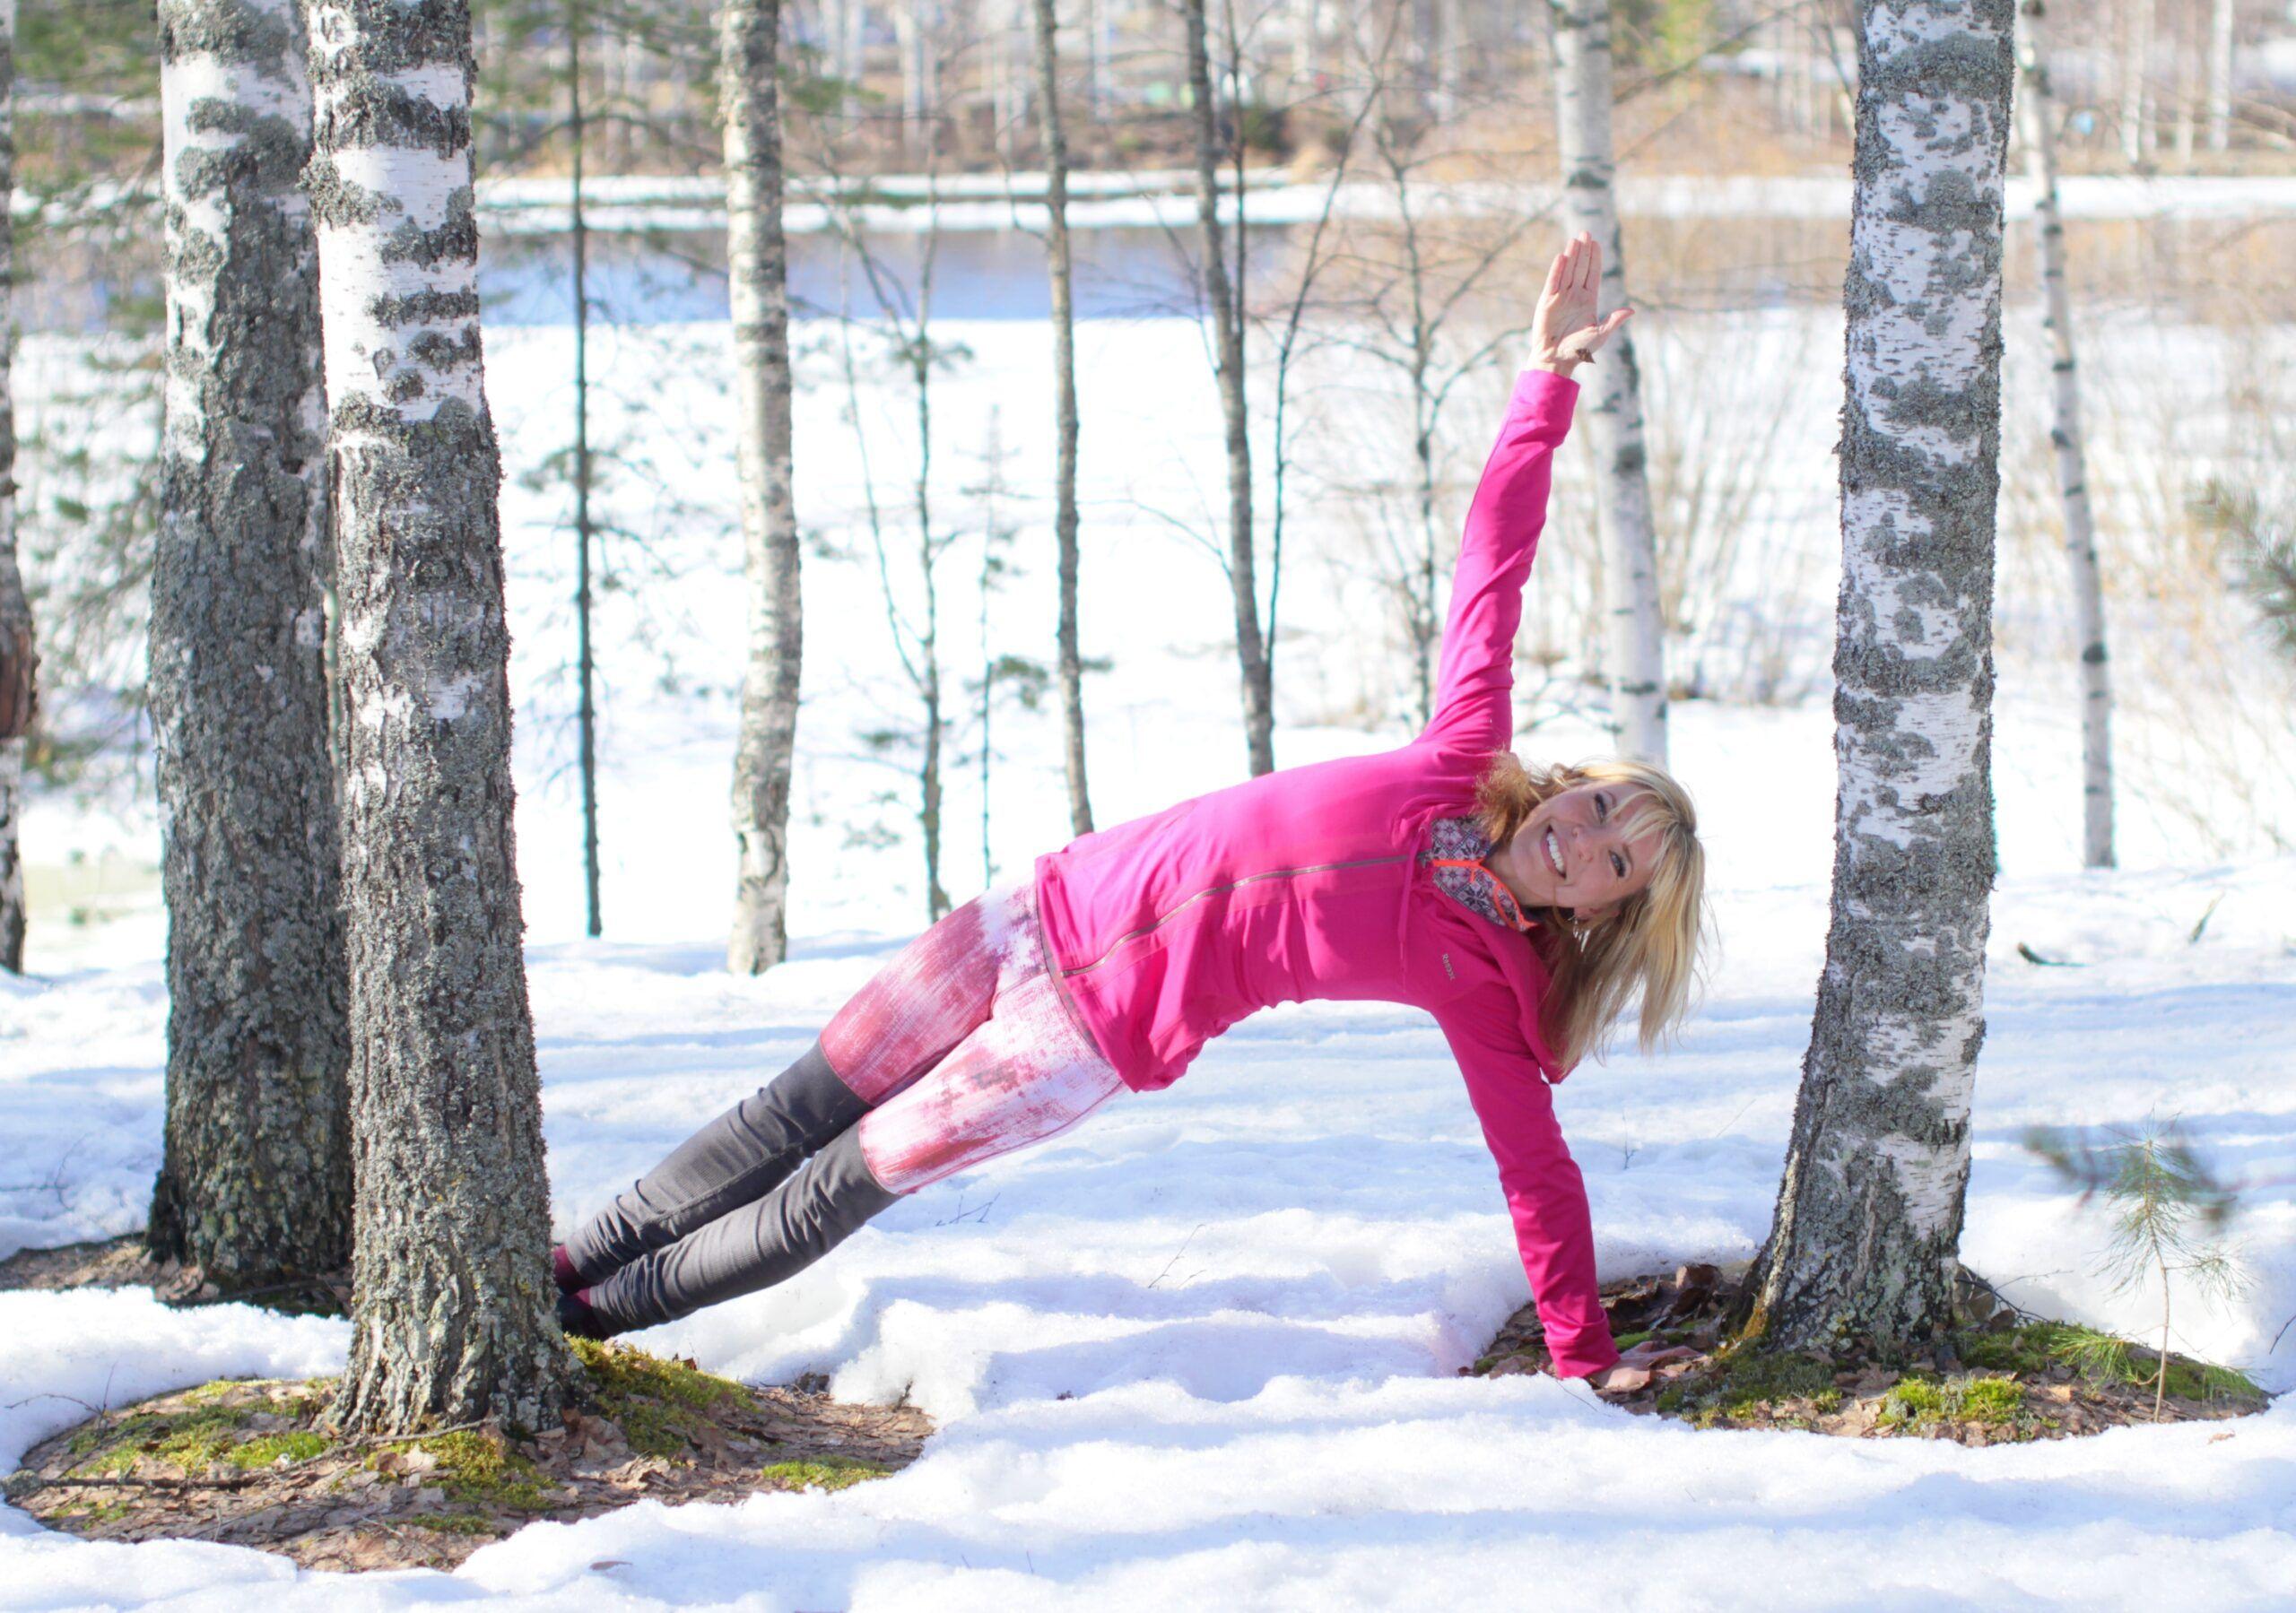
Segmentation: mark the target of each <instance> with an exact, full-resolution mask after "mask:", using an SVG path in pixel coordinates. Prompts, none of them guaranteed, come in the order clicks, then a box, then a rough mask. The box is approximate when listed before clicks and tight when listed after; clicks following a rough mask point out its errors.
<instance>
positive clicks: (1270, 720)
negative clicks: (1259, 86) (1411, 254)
mask: <svg viewBox="0 0 2296 1613" xmlns="http://www.w3.org/2000/svg"><path fill="white" fill-rule="evenodd" d="M1184 10H1185V11H1186V13H1187V82H1188V93H1189V97H1190V99H1191V100H1192V101H1193V103H1194V106H1193V112H1194V117H1195V120H1196V222H1197V224H1198V226H1199V228H1200V230H1201V232H1202V235H1203V240H1204V297H1205V301H1206V302H1208V303H1210V304H1211V305H1212V328H1213V366H1214V371H1215V374H1216V376H1217V378H1218V380H1219V384H1220V414H1221V419H1222V421H1223V422H1224V424H1225V426H1226V428H1227V438H1226V441H1227V453H1228V589H1229V594H1230V598H1231V603H1233V604H1234V606H1235V615H1236V660H1237V663H1238V672H1239V677H1240V681H1241V683H1242V688H1243V699H1244V750H1245V757H1246V759H1247V761H1248V763H1249V765H1250V767H1251V771H1252V776H1253V777H1255V778H1257V777H1258V776H1260V775H1261V774H1263V773H1273V772H1274V771H1275V675H1274V667H1273V666H1272V665H1271V664H1270V662H1269V658H1268V647H1267V639H1266V636H1265V634H1264V633H1263V632H1262V631H1261V630H1260V620H1259V580H1258V561H1257V555H1256V554H1255V551H1254V549H1253V542H1252V447H1251V431H1250V423H1251V415H1250V412H1249V410H1248V408H1247V407H1246V403H1245V395H1244V321H1243V310H1242V308H1240V307H1239V306H1238V304H1237V300H1236V284H1235V282H1234V280H1233V279H1232V278H1231V276H1230V274H1229V273H1228V247H1227V243H1226V240H1225V238H1224V236H1223V235H1222V230H1221V227H1220V152H1221V138H1220V112H1219V106H1218V103H1217V102H1216V101H1215V100H1214V99H1213V92H1212V48H1211V41H1210V39H1209V37H1208V30H1207V26H1206V22H1205V0H1186V4H1185V6H1184ZM1236 197H1237V205H1238V207H1239V208H1240V207H1241V206H1242V204H1243V192H1242V191H1241V190H1240V189H1239V190H1238V191H1237V193H1236ZM1236 238H1237V239H1238V240H1239V242H1240V241H1241V240H1242V238H1243V221H1242V219H1241V218H1240V217H1239V219H1238V220H1237V230H1236Z"/></svg>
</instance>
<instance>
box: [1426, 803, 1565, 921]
mask: <svg viewBox="0 0 2296 1613" xmlns="http://www.w3.org/2000/svg"><path fill="white" fill-rule="evenodd" d="M1490 854H1491V842H1490V841H1489V840H1488V839H1486V838H1484V837H1483V831H1482V829H1481V828H1478V827H1477V826H1476V824H1475V820H1474V819H1472V818H1438V819H1437V820H1435V822H1434V826H1433V828H1432V829H1431V832H1430V833H1429V835H1428V838H1427V845H1426V847H1425V848H1424V849H1423V850H1422V851H1421V852H1420V854H1419V861H1420V863H1421V864H1422V866H1424V867H1426V868H1427V869H1429V870H1430V872H1431V878H1432V879H1433V880H1434V881H1435V889H1438V890H1439V891H1441V892H1442V893H1443V894H1444V895H1446V896H1448V897H1449V898H1451V899H1452V900H1453V901H1456V902H1457V903H1458V904H1459V905H1460V906H1463V907H1465V908H1467V909H1469V910H1470V911H1472V912H1474V913H1478V914H1481V915H1483V917H1484V918H1486V919H1489V920H1490V921H1491V922H1492V924H1497V925H1499V926H1500V928H1501V929H1504V930H1513V931H1517V932H1521V933H1525V934H1527V933H1529V932H1531V931H1533V930H1535V929H1536V928H1537V927H1538V923H1537V921H1536V920H1535V919H1533V918H1530V917H1529V916H1527V915H1526V914H1525V913H1524V912H1523V910H1522V909H1521V908H1520V907H1519V906H1517V905H1516V901H1515V897H1514V893H1513V892H1512V891H1509V889H1507V888H1506V886H1504V885H1502V884H1500V880H1499V876H1498V875H1497V874H1494V873H1492V872H1491V870H1490V869H1488V868H1486V867H1485V866H1483V859H1484V858H1485V857H1487V856H1489V855H1490Z"/></svg>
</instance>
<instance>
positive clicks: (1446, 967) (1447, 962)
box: [1443, 952, 1459, 980]
mask: <svg viewBox="0 0 2296 1613" xmlns="http://www.w3.org/2000/svg"><path fill="white" fill-rule="evenodd" d="M1458 977H1459V976H1458V971H1457V970H1456V969H1454V968H1453V967H1451V955H1450V954H1449V953H1448V952H1446V953H1444V954H1443V978H1444V979H1446V980H1457V978H1458Z"/></svg>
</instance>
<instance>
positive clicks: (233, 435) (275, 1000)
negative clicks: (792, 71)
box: [146, 0, 351, 1294]
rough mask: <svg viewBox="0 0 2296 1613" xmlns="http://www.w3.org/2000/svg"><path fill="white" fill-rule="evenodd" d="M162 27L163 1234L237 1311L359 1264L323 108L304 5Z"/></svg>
mask: <svg viewBox="0 0 2296 1613" xmlns="http://www.w3.org/2000/svg"><path fill="white" fill-rule="evenodd" d="M159 22H160V60H161V67H160V86H161V103H162V107H163V113H164V119H165V159H166V186H167V235H168V241H167V247H168V325H167V354H166V388H165V400H166V429H165V433H164V436H163V440H162V444H161V473H160V530H159V539H158V542H157V544H156V546H155V549H154V551H153V555H152V632H151V641H152V663H151V684H150V689H151V701H152V733H153V738H154V741H155V750H156V763H157V767H156V772H157V776H158V780H159V793H160V825H161V879H162V883H163V885H164V888H165V891H166V896H167V906H168V1081H167V1129H166V1146H165V1154H164V1158H163V1162H162V1164H161V1169H160V1179H159V1184H158V1186H157V1188H156V1190H155V1191H154V1192H153V1193H152V1214H151V1222H150V1226H149V1228H148V1231H147V1234H146V1237H147V1241H148V1242H149V1244H150V1245H151V1248H152V1253H154V1254H157V1255H160V1256H161V1257H162V1258H173V1259H177V1260H180V1261H182V1262H184V1263H185V1264H187V1265H192V1266H197V1267H198V1268H199V1269H200V1270H201V1273H202V1275H203V1276H204V1278H205V1279H206V1280H207V1281H208V1282H211V1283H213V1284H214V1285H215V1286H216V1288H219V1289H220V1290H222V1292H224V1293H226V1294H229V1293H233V1292H239V1291H243V1290H246V1289H248V1288H267V1287H270V1286H273V1285H275V1284H279V1283H282V1282H288V1281H292V1280H294V1279H298V1278H309V1277H314V1276H317V1274H319V1273H322V1272H329V1271H335V1270H341V1269H342V1268H343V1267H344V1265H346V1264H348V1263H349V1261H350V1258H351V1149H350V1140H349V1132H348V1117H347V1115H346V1114H345V1111H344V1103H345V1096H344V1067H345V1065H346V1064H347V1062H349V1057H350V1049H349V1035H350V1028H349V1021H348V1017H347V1015H348V1010H347V1009H346V1007H345V997H346V993H348V991H349V982H348V980H347V979H346V977H345V975H344V950H343V915H342V903H341V897H340V893H339V891H338V889H337V880H338V866H337V853H336V846H335V785H334V780H333V776H332V772H333V769H332V765H331V762H330V759H329V753H328V737H327V682H326V679H327V671H326V608H325V603H324V601H323V598H322V578H321V566H320V555H321V554H322V552H323V551H324V547H325V544H326V526H325V507H326V497H325V493H326V483H325V481H324V475H323V449H324V446H325V441H324V438H325V430H326V425H325V421H326V409H325V407H324V403H323V401H322V397H321V394H320V389H319V306H318V262H317V242H316V240H315V239H314V237H313V234H312V229H311V216H310V204H309V200H308V199H307V198H306V197H305V195H303V193H302V191H301V189H300V186H299V181H300V178H301V177H302V172H303V166H304V163H305V162H306V161H307V160H309V156H310V149H311V91H310V83H309V78H308V77H307V75H306V74H305V71H304V48H303V20H302V18H301V17H300V15H299V14H298V13H297V11H296V0H161V6H160V12H159Z"/></svg>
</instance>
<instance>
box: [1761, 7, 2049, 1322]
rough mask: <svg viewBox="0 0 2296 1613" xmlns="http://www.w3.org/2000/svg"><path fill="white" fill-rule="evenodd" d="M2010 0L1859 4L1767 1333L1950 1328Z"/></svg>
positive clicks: (1974, 998)
mask: <svg viewBox="0 0 2296 1613" xmlns="http://www.w3.org/2000/svg"><path fill="white" fill-rule="evenodd" d="M2013 22H2014V11H2013V0H1861V4H1860V6H1859V11H1858V41H1857V58H1858V68H1859V73H1858V91H1857V154H1856V158H1855V160H1854V167H1853V173H1854V177H1855V193H1854V201H1853V204H1852V212H1851V221H1850V264H1849V270H1848V276H1847V279H1846V281H1845V282H1844V285H1843V289H1842V300H1843V303H1844V307H1845V312H1846V315H1847V323H1848V339H1847V343H1846V345H1847V353H1848V361H1847V364H1846V366H1845V377H1844V378H1845V386H1846V391H1847V398H1846V401H1845V403H1844V406H1843V409H1842V437H1841V444H1840V449H1839V454H1840V464H1841V533H1842V581H1841V593H1840V600H1839V612H1838V616H1837V620H1836V625H1835V635H1836V637H1835V649H1834V678H1835V694H1834V719H1835V725H1834V753H1835V756H1836V758H1837V773H1836V779H1837V793H1836V796H1835V807H1834V868H1833V896H1832V910H1831V924H1830V927H1829V930H1828V932H1827V937H1826V960H1825V967H1824V972H1823V973H1822V976H1821V977H1820V980H1819V984H1818V1001H1817V1011H1816V1014H1815V1017H1814V1019H1813V1023H1812V1027H1811V1037H1810V1047H1809V1052H1808V1054H1807V1056H1806V1057H1805V1061H1804V1063H1803V1070H1802V1085H1801V1091H1800V1096H1799V1099H1798V1101H1797V1103H1796V1111H1795V1117H1794V1135H1793V1140H1792V1141H1791V1143H1790V1145H1789V1147H1788V1149H1787V1160H1786V1172H1785V1178H1784V1181H1783V1184H1781V1186H1780V1188H1779V1199H1778V1207H1777V1213H1776V1218H1775V1219H1774V1221H1773V1223H1772V1225H1771V1229H1770V1243H1769V1244H1768V1246H1767V1248H1766V1249H1765V1251H1764V1253H1763V1256H1762V1258H1761V1260H1760V1261H1758V1262H1756V1264H1755V1272H1754V1276H1755V1278H1756V1279H1757V1280H1756V1285H1755V1287H1754V1288H1753V1290H1752V1318H1751V1331H1752V1332H1753V1333H1755V1334H1756V1335H1757V1336H1759V1337H1761V1339H1762V1340H1764V1342H1765V1343H1767V1344H1770V1345H1772V1346H1777V1347H1780V1348H1788V1349H1811V1348H1823V1349H1830V1350H1835V1351H1840V1350H1844V1349H1850V1350H1853V1351H1854V1350H1864V1351H1870V1352H1872V1353H1874V1354H1875V1355H1878V1356H1880V1357H1884V1358H1890V1357H1897V1358H1902V1357H1905V1356H1907V1355H1909V1354H1912V1353H1916V1352H1918V1351H1919V1350H1921V1349H1926V1348H1928V1347H1929V1346H1930V1345H1932V1344H1933V1343H1935V1340H1937V1339H1938V1338H1939V1337H1940V1336H1941V1334H1942V1333H1943V1332H1944V1330H1946V1329H1947V1328H1948V1327H1950V1325H1951V1320H1952V1318H1951V1300H1952V1279H1953V1277H1954V1275H1955V1273H1956V1271H1957V1270H1958V1266H1957V1263H1956V1251H1957V1249H1958V1247H1959V1244H1960V1238H1961V1211H1962V1202H1963V1198H1964V1194H1965V1192H1966V1189H1967V1186H1968V1181H1969V1164H1970V1134H1969V1117H1970V1099H1971V1097H1972V1095H1973V1093H1974V1091H1975V1087H1976V1061H1977V1053H1978V1047H1979V1044H1980V1043H1981V1042H1982V1041H1983V1039H1984V1035H1985V1018H1984V985H1985V942H1986V933H1987V924H1988V899H1989V894H1990V891H1991V888H1992V883H1993V866H1994V835H1993V793H1992V782H1991V759H1992V758H1991V750H1992V733H1993V720H1992V707H1993V656H1992V612H1993V545H1994V503H1995V499H1996V494H1997V492H1998V490H1999V486H2000V469H1999V464H1998V450H1999V447H2000V420H2001V396H2000V356H2001V248H2002V181H2003V169H2004V164H2005V158H2006V148H2007V142H2008V135H2009V108H2010V86H2011V80H2012V77H2013V59H2012V52H2011V37H2012V33H2013Z"/></svg>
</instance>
